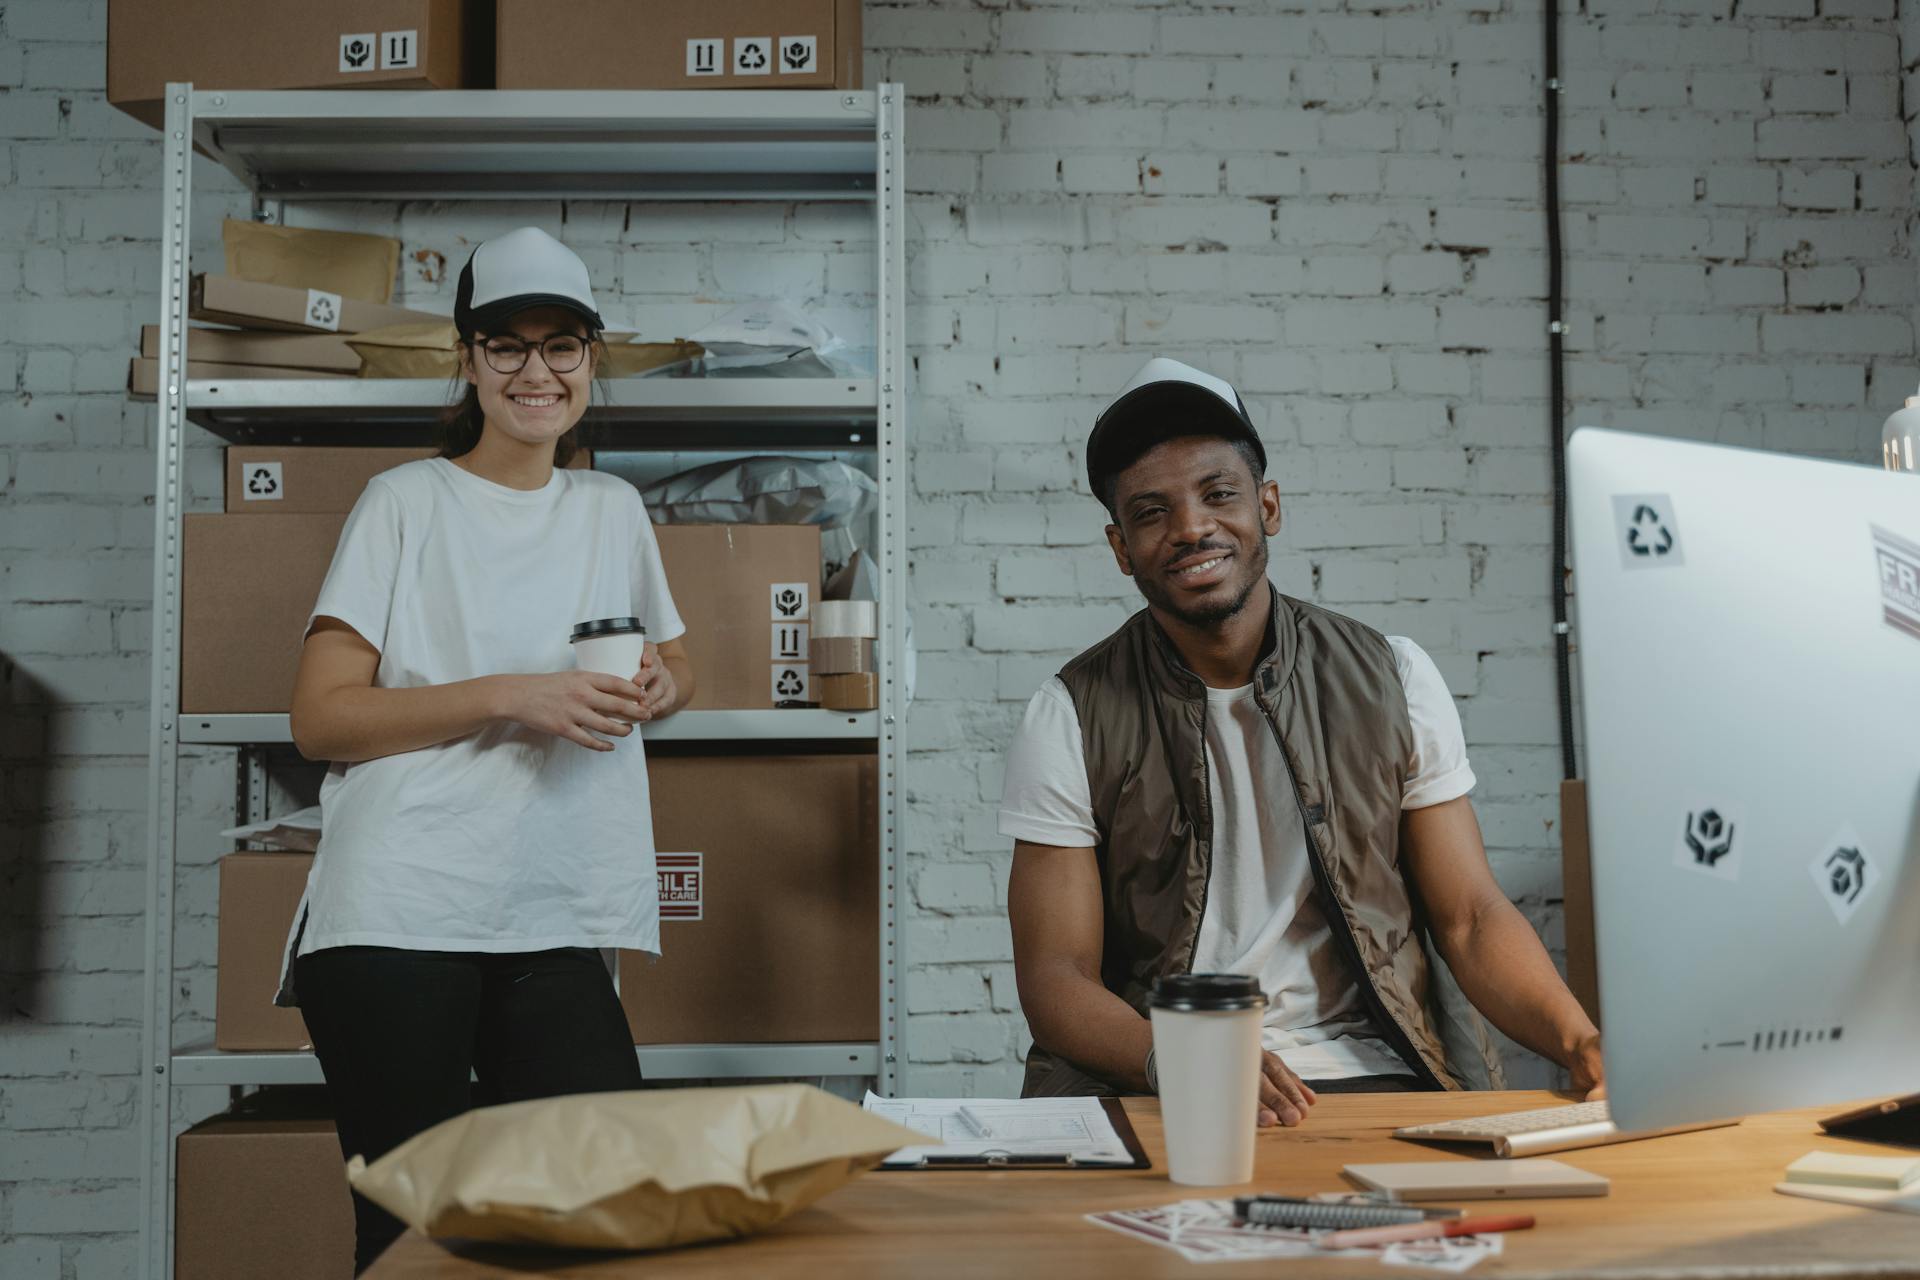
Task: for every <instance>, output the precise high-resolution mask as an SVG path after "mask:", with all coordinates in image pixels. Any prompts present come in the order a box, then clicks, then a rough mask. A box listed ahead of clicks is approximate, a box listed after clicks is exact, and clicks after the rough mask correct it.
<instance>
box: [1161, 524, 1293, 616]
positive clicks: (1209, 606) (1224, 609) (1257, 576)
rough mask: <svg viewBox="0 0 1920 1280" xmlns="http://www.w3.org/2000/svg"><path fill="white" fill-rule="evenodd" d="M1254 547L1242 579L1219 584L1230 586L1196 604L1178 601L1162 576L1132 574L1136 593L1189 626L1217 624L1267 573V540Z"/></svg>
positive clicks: (1236, 610)
mask: <svg viewBox="0 0 1920 1280" xmlns="http://www.w3.org/2000/svg"><path fill="white" fill-rule="evenodd" d="M1255 546H1256V547H1257V548H1258V550H1257V551H1255V553H1254V555H1253V557H1252V559H1251V560H1250V562H1249V563H1248V566H1247V574H1246V578H1245V579H1244V580H1243V581H1241V582H1239V583H1237V584H1223V585H1226V586H1229V587H1230V590H1229V593H1228V594H1227V595H1225V596H1223V597H1219V598H1216V599H1212V600H1209V601H1206V602H1204V603H1200V604H1182V603H1180V602H1179V601H1177V600H1176V599H1175V597H1174V593H1173V592H1171V591H1169V590H1168V589H1167V585H1166V582H1165V580H1164V579H1161V578H1157V577H1147V576H1145V575H1142V574H1135V575H1134V579H1133V583H1134V585H1135V586H1136V587H1138V588H1140V594H1141V595H1142V596H1144V597H1145V598H1146V601H1147V603H1148V604H1150V605H1152V606H1153V607H1154V608H1156V609H1158V610H1160V611H1161V612H1163V613H1166V614H1170V615H1171V616H1173V617H1175V618H1178V619H1179V620H1180V621H1181V622H1184V623H1186V624H1187V625H1188V626H1190V627H1217V626H1219V625H1220V624H1221V623H1223V622H1225V621H1226V620H1227V619H1229V618H1231V617H1234V616H1235V615H1237V614H1238V613H1239V612H1240V611H1241V610H1242V609H1244V608H1246V607H1247V599H1248V597H1250V596H1251V595H1253V590H1254V588H1255V587H1257V586H1259V585H1260V580H1261V579H1262V578H1264V577H1265V576H1266V573H1267V543H1266V540H1265V539H1264V538H1263V539H1260V540H1259V541H1258V542H1257V543H1255Z"/></svg>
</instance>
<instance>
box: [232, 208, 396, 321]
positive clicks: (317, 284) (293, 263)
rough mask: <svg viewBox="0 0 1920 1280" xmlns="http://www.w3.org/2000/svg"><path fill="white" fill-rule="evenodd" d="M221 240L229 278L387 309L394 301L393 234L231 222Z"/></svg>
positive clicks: (394, 264)
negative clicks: (318, 292) (319, 292)
mask: <svg viewBox="0 0 1920 1280" xmlns="http://www.w3.org/2000/svg"><path fill="white" fill-rule="evenodd" d="M220 239H221V242H222V243H223V244H224V245H225V246H226V250H227V274H228V275H230V276H235V277H237V278H239V279H241V280H253V281H257V282H259V283H261V284H278V285H285V286H287V287H288V288H292V289H321V290H324V291H325V292H327V293H337V294H339V295H340V296H341V297H343V298H357V299H358V300H360V301H361V302H376V303H379V304H380V305H381V306H385V305H386V304H387V303H389V302H391V301H392V300H393V278H394V276H395V275H396V274H397V273H398V272H399V270H400V242H399V241H398V240H395V239H393V238H391V237H389V236H367V235H361V234H359V233H358V232H354V231H312V230H308V229H306V228H303V227H276V226H273V225H271V224H269V223H265V222H246V221H243V220H241V219H239V218H228V219H227V220H226V221H225V222H223V223H222V224H221V227H220Z"/></svg>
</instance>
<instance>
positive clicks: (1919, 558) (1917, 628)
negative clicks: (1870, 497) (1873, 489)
mask: <svg viewBox="0 0 1920 1280" xmlns="http://www.w3.org/2000/svg"><path fill="white" fill-rule="evenodd" d="M1868 527H1869V528H1871V529H1872V530H1873V559H1874V569H1875V571H1876V572H1877V573H1878V574H1879V577H1880V605H1881V611H1882V612H1881V616H1882V617H1883V618H1885V619H1886V623H1887V625H1888V626H1890V627H1892V628H1893V629H1894V630H1896V631H1901V632H1905V633H1906V634H1907V635H1910V636H1913V637H1915V638H1916V639H1920V542H1915V541H1914V540H1913V539H1911V538H1903V537H1901V536H1900V535H1899V534H1897V533H1895V532H1894V531H1893V530H1891V529H1882V528H1881V527H1880V526H1879V525H1877V524H1876V525H1870V526H1868Z"/></svg>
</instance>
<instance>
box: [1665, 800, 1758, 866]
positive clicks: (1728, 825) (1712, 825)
mask: <svg viewBox="0 0 1920 1280" xmlns="http://www.w3.org/2000/svg"><path fill="white" fill-rule="evenodd" d="M1675 824H1676V825H1677V826H1678V827H1679V828H1680V830H1679V837H1680V838H1679V839H1678V840H1677V841H1675V842H1674V847H1673V864H1674V865H1675V866H1676V867H1686V868H1687V869H1688V870H1690V871H1698V872H1700V873H1702V874H1703V875H1710V876H1713V877H1715V878H1716V879H1720V880H1738V879H1739V878H1740V854H1741V851H1742V850H1743V849H1744V848H1745V843H1744V842H1745V840H1746V837H1745V836H1743V835H1742V834H1741V832H1740V823H1739V821H1738V820H1737V819H1736V817H1735V815H1734V811H1733V810H1731V809H1729V808H1727V806H1726V804H1725V802H1723V801H1718V800H1707V801H1704V802H1702V803H1700V804H1696V805H1693V806H1691V807H1689V808H1688V809H1687V811H1686V815H1685V820H1684V821H1681V820H1680V819H1678V818H1676V819H1675Z"/></svg>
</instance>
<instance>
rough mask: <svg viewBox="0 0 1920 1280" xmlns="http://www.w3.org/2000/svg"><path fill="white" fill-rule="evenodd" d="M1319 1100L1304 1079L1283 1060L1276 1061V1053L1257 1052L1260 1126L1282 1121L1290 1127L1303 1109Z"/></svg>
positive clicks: (1304, 1114) (1299, 1120) (1298, 1120)
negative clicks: (1258, 1057) (1294, 1072)
mask: <svg viewBox="0 0 1920 1280" xmlns="http://www.w3.org/2000/svg"><path fill="white" fill-rule="evenodd" d="M1318 1100H1319V1099H1317V1098H1315V1097H1314V1094H1313V1090H1311V1089H1309V1088H1307V1085H1306V1082H1305V1081H1304V1080H1302V1079H1301V1078H1300V1077H1299V1076H1297V1075H1295V1074H1293V1071H1292V1070H1291V1069H1290V1068H1289V1067H1288V1066H1287V1064H1286V1063H1284V1062H1282V1061H1280V1055H1279V1054H1277V1053H1269V1052H1267V1051H1266V1050H1264V1049H1263V1050H1261V1051H1260V1127H1261V1128H1262V1129H1265V1128H1268V1127H1270V1126H1272V1125H1276V1124H1283V1125H1286V1126H1287V1127H1288V1128H1289V1129H1291V1128H1292V1127H1293V1126H1294V1125H1297V1124H1299V1123H1300V1122H1301V1121H1302V1120H1305V1119H1306V1118H1307V1109H1308V1108H1309V1107H1311V1106H1313V1104H1314V1103H1315V1102H1317V1101H1318Z"/></svg>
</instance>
